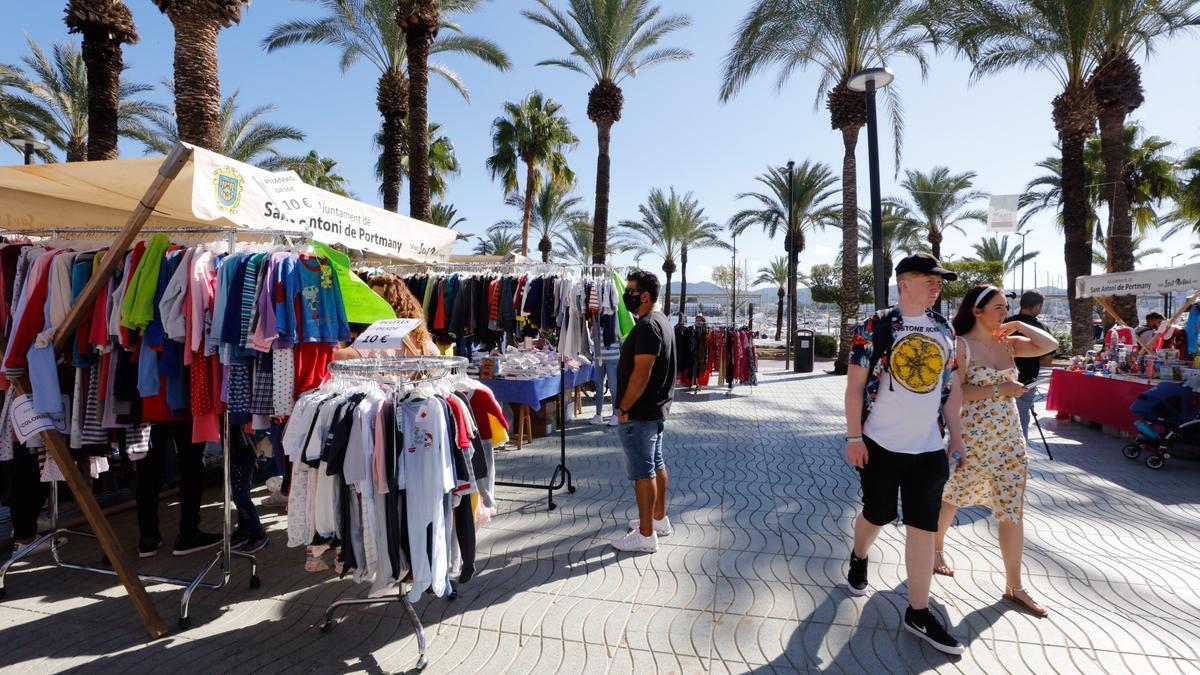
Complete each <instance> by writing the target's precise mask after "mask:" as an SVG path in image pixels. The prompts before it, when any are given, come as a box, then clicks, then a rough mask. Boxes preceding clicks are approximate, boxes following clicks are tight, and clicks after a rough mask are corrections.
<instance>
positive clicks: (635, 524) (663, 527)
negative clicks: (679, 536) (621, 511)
mask: <svg viewBox="0 0 1200 675" xmlns="http://www.w3.org/2000/svg"><path fill="white" fill-rule="evenodd" d="M653 525H654V534H657V535H658V536H660V537H669V536H671V516H663V519H662V520H659V519H658V518H655V519H654V523H653ZM641 528H642V521H641V519H639V518H634V519H633V520H631V521H629V529H630V530H635V531H639V532H640V531H641Z"/></svg>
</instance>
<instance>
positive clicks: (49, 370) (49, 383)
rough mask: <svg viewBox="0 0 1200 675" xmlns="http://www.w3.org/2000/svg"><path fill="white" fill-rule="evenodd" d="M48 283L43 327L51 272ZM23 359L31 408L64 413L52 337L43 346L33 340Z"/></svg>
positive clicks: (46, 315) (51, 282) (43, 310)
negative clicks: (31, 398)
mask: <svg viewBox="0 0 1200 675" xmlns="http://www.w3.org/2000/svg"><path fill="white" fill-rule="evenodd" d="M52 264H53V263H52ZM48 283H50V284H51V289H52V290H51V292H50V294H49V295H47V297H46V304H45V305H43V306H42V315H43V317H44V319H43V320H44V321H45V323H44V324H43V326H45V327H49V326H50V298H51V297H53V295H54V292H53V284H54V274H53V273H52V274H51V275H50V278H49V281H48ZM29 311H36V308H34V307H30V308H29ZM51 336H53V332H51ZM25 359H26V361H27V362H28V368H29V384H30V387H31V388H32V389H33V409H34V410H35V411H37V412H39V413H45V414H50V415H62V414H65V413H66V410H65V409H64V408H63V401H62V385H60V384H59V381H58V357H57V356H56V355H55V353H54V341H53V337H51V340H50V344H48V345H46V346H45V347H38V346H37V341H36V340H34V342H33V344H31V345H30V346H29V350H28V351H26V352H25Z"/></svg>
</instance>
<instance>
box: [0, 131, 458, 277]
mask: <svg viewBox="0 0 1200 675" xmlns="http://www.w3.org/2000/svg"><path fill="white" fill-rule="evenodd" d="M189 147H190V146H189ZM190 149H191V151H192V154H191V158H190V159H189V160H188V162H187V164H186V165H185V166H184V167H183V169H182V171H180V173H179V175H178V176H177V177H176V178H175V180H174V181H173V182H172V183H171V185H170V187H169V188H168V189H167V191H166V193H165V194H164V195H163V197H162V199H161V201H159V203H158V205H157V207H156V208H155V210H154V214H153V215H151V217H150V219H149V221H147V222H146V224H145V226H144V227H145V229H148V230H149V229H168V230H169V229H177V228H196V227H213V228H217V229H222V230H229V231H232V232H237V233H240V234H238V238H239V239H254V238H255V237H253V236H247V235H250V234H251V233H268V234H269V233H270V232H271V231H278V232H297V231H306V232H308V233H310V236H311V237H312V238H313V239H316V240H317V241H320V242H324V243H326V244H342V245H344V246H346V247H347V248H350V249H354V250H360V251H364V252H366V253H368V254H371V255H373V256H380V257H385V258H389V259H392V260H403V261H410V262H418V263H423V262H441V261H444V260H445V259H446V257H447V256H448V255H449V254H450V253H451V251H452V250H453V248H454V243H455V241H456V239H457V235H456V234H455V232H454V231H453V230H449V229H447V228H443V227H438V226H436V225H431V224H429V223H424V222H421V221H419V220H416V219H413V218H409V217H407V216H402V215H399V214H396V213H392V212H390V211H385V210H383V209H381V208H378V207H375V206H371V205H368V204H363V203H361V202H358V201H355V200H353V199H349V198H347V197H342V196H340V195H335V194H333V193H330V192H326V191H324V190H320V189H317V188H314V187H312V186H309V185H306V184H304V183H301V182H300V181H299V179H298V178H297V177H296V175H295V174H294V173H291V172H284V173H272V172H270V171H266V170H264V169H260V168H258V167H255V166H250V165H249V164H244V163H242V162H238V161H235V160H232V159H229V158H228V157H224V156H222V155H218V154H216V153H212V152H208V151H207V150H203V149H200V148H195V147H190ZM162 163H163V158H162V157H141V158H137V159H120V160H112V161H105V162H73V163H67V164H35V165H30V166H7V167H0V229H3V230H8V231H12V232H18V233H20V232H32V231H42V232H46V231H51V230H55V231H58V232H60V233H61V234H62V235H63V236H67V235H68V234H70V233H72V232H80V233H86V231H87V230H95V229H97V228H114V227H115V228H119V227H121V226H123V225H125V223H126V220H127V219H128V218H129V214H130V213H131V212H132V211H133V210H134V208H135V207H136V206H137V204H138V201H139V200H140V199H141V198H142V196H143V194H144V193H145V191H146V189H147V187H148V186H149V185H150V183H151V182H152V181H153V180H154V177H155V175H156V174H157V173H158V170H159V167H160V166H161V165H162Z"/></svg>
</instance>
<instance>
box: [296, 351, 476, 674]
mask: <svg viewBox="0 0 1200 675" xmlns="http://www.w3.org/2000/svg"><path fill="white" fill-rule="evenodd" d="M329 369H330V370H331V371H332V372H333V374H334V377H335V378H337V377H348V378H353V377H365V376H368V375H376V376H384V378H390V377H393V376H397V375H407V376H409V378H408V379H407V380H406V382H410V383H413V384H416V383H418V382H421V383H428V382H437V381H439V380H444V379H449V378H453V377H458V376H465V375H466V372H467V360H466V359H465V358H463V357H461V356H376V357H365V358H360V359H346V360H344V361H334V362H333V363H332V364H331V365H330V366H329ZM397 587H398V588H397V590H398V593H397V594H396V596H394V597H393V596H385V597H379V598H371V597H366V598H347V599H344V600H336V601H334V602H333V603H332V604H330V605H329V607H328V608H326V610H325V619H324V621H322V622H321V623H320V624H319V625H318V626H317V627H318V628H319V629H320V631H321V632H322V633H328V632H329V631H331V630H333V627H334V626H335V625H336V624H334V622H333V615H334V614H335V613H336V612H337V611H338V610H339V609H341V608H342V607H351V606H357V605H379V604H386V603H393V602H398V603H400V604H401V605H403V606H404V612H405V613H406V614H408V619H409V621H412V624H413V630H414V631H415V632H416V635H417V651H418V652H419V653H420V656H419V658H418V659H417V666H416V667H417V670H422V669H424V668H425V666H427V665H429V659H428V658H426V656H425V627H424V626H422V625H421V619H420V617H418V616H417V610H416V608H414V607H413V604H412V601H410V600H409V599H408V595H407V594H406V593H405V592H404V584H403V583H401V584H397ZM451 588H453V586H451ZM456 597H458V592H457V591H451V593H450V595H449V596H447V599H448V600H454V599H455V598H456Z"/></svg>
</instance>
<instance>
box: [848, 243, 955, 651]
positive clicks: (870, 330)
mask: <svg viewBox="0 0 1200 675" xmlns="http://www.w3.org/2000/svg"><path fill="white" fill-rule="evenodd" d="M956 278H958V277H957V275H956V274H954V273H953V272H951V271H949V270H946V269H944V268H942V267H941V265H940V264H939V263H938V261H937V260H936V259H935V258H934V257H933V256H931V255H929V254H927V253H917V254H915V255H911V256H909V257H907V258H905V259H904V260H901V261H900V263H899V264H898V265H896V279H897V283H898V285H899V288H900V302H899V303H898V304H897V305H896V306H895V307H891V308H888V309H884V310H880V311H879V312H877V313H876V314H874V315H872V316H871V317H870V318H868V319H867V320H866V321H865V322H863V323H861V324H859V325H858V327H857V328H856V329H855V332H854V342H853V346H852V349H851V355H850V370H849V373H848V374H847V378H846V461H847V462H849V463H850V464H851V465H852V466H854V467H855V468H857V469H858V470H859V478H860V480H861V483H862V500H863V508H862V512H861V513H860V514H859V515H858V518H857V519H856V520H855V521H854V549H853V551H852V552H851V554H850V572H849V574H848V575H847V582H848V590H849V592H850V593H851V594H852V595H865V594H866V592H867V556H868V553H869V552H870V550H871V545H872V544H873V543H874V542H875V538H876V537H877V536H878V535H879V531H880V528H882V527H883V526H884V525H887V524H888V523H890V522H892V521H893V520H895V519H896V516H897V515H898V514H897V509H896V499H897V496H899V498H900V501H901V502H902V503H903V505H904V526H905V551H904V559H905V564H906V567H907V570H908V604H909V607H908V610H907V611H906V612H905V613H904V627H905V628H906V629H908V631H909V632H911V633H913V634H914V635H916V636H917V637H919V638H921V639H923V640H925V641H926V642H928V643H929V644H930V645H932V646H933V647H934V648H935V649H937V650H939V651H942V652H945V653H947V654H961V653H963V651H964V647H963V645H962V644H961V643H960V642H959V641H958V640H956V639H954V638H953V637H952V636H951V635H950V634H949V633H947V632H946V629H945V628H944V627H943V626H942V624H941V621H939V620H938V618H937V616H935V615H934V614H933V612H931V611H930V610H929V587H930V585H931V584H932V582H933V557H934V555H933V554H934V551H933V540H934V533H936V532H937V529H938V515H939V514H940V512H941V508H942V489H943V488H944V487H945V485H946V481H947V479H949V477H950V468H949V461H948V459H947V453H949V455H950V458H951V459H953V460H954V461H955V462H957V464H958V466H959V467H961V466H962V458H963V445H962V428H961V425H960V412H961V407H962V391H961V390H960V388H959V387H958V386H956V385H955V383H954V378H953V376H952V375H953V370H954V368H955V365H954V359H955V337H954V330H953V329H952V328H951V327H950V325H949V324H948V323H947V322H946V320H945V319H944V318H942V317H941V316H940V315H938V314H937V313H936V312H934V311H933V310H932V309H931V308H932V307H933V305H934V303H936V302H937V299H938V296H939V295H940V293H941V289H942V281H943V280H946V281H953V280H955V279H956ZM946 431H949V435H950V442H949V446H948V447H947V445H946V442H945V440H944V433H945V432H946Z"/></svg>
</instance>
